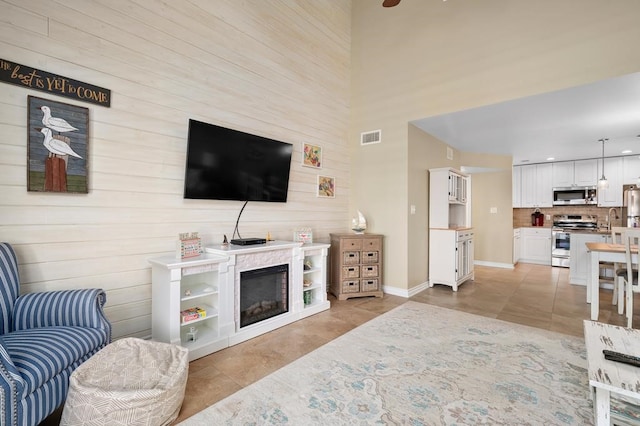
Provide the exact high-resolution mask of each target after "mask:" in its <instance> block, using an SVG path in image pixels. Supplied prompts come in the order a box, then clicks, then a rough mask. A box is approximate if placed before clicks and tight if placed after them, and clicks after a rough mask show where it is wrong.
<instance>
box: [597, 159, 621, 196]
mask: <svg viewBox="0 0 640 426" xmlns="http://www.w3.org/2000/svg"><path fill="white" fill-rule="evenodd" d="M622 166H623V160H622V157H611V158H605V159H604V176H605V177H606V178H607V180H608V182H609V185H608V187H607V188H598V207H620V206H622V179H623V176H622ZM598 175H599V176H602V160H600V162H599V165H598Z"/></svg>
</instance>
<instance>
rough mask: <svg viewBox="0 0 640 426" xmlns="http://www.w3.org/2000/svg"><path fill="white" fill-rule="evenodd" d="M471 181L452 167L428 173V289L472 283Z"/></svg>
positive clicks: (431, 170) (432, 170)
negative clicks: (435, 286) (466, 282)
mask: <svg viewBox="0 0 640 426" xmlns="http://www.w3.org/2000/svg"><path fill="white" fill-rule="evenodd" d="M473 278H474V275H473V228H471V177H470V176H468V175H466V174H464V173H462V172H461V171H458V170H456V169H452V168H449V167H446V168H438V169H430V170H429V287H433V285H434V284H444V285H448V286H450V287H451V288H453V291H458V286H459V285H460V284H462V283H463V282H465V281H467V280H470V279H471V280H473Z"/></svg>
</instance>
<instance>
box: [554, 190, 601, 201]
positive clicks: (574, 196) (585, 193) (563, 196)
mask: <svg viewBox="0 0 640 426" xmlns="http://www.w3.org/2000/svg"><path fill="white" fill-rule="evenodd" d="M580 204H598V199H597V197H596V187H595V186H573V187H568V188H553V205H554V206H567V205H580Z"/></svg>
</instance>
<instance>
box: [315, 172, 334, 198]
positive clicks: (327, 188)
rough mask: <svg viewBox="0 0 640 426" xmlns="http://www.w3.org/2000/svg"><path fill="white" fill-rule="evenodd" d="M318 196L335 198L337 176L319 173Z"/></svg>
mask: <svg viewBox="0 0 640 426" xmlns="http://www.w3.org/2000/svg"><path fill="white" fill-rule="evenodd" d="M316 196H317V197H320V198H335V196H336V178H334V177H331V176H322V175H318V184H317V193H316Z"/></svg>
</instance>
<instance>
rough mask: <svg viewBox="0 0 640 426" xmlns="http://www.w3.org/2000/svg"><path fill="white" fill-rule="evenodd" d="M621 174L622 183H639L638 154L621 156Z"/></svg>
mask: <svg viewBox="0 0 640 426" xmlns="http://www.w3.org/2000/svg"><path fill="white" fill-rule="evenodd" d="M622 175H623V176H622V181H623V182H622V183H623V184H625V185H627V184H632V185H638V184H640V155H630V156H628V157H623V159H622Z"/></svg>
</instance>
